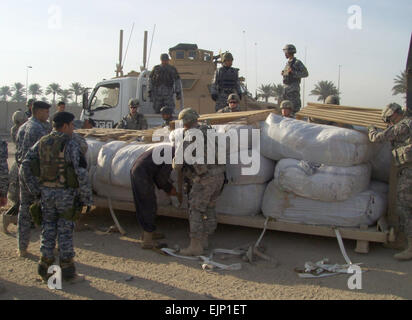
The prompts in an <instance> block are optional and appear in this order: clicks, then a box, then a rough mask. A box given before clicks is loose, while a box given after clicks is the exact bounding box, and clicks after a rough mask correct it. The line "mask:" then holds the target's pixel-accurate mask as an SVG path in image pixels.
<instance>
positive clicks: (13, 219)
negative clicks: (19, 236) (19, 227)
mask: <svg viewBox="0 0 412 320" xmlns="http://www.w3.org/2000/svg"><path fill="white" fill-rule="evenodd" d="M2 220H3V232H4V233H9V231H8V230H7V229H8V227H9V225H10V224H17V216H11V215H8V214H3V215H2Z"/></svg>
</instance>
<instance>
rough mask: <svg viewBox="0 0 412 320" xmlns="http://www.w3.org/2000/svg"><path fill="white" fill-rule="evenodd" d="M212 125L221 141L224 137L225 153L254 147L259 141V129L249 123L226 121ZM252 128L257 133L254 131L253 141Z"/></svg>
mask: <svg viewBox="0 0 412 320" xmlns="http://www.w3.org/2000/svg"><path fill="white" fill-rule="evenodd" d="M212 127H213V128H214V129H215V130H216V132H217V134H218V137H220V139H221V141H224V139H223V138H224V137H226V139H225V140H226V153H227V154H229V153H234V152H236V151H240V150H249V149H252V148H256V145H257V144H258V143H259V129H256V128H255V127H253V126H251V125H246V124H235V123H233V124H231V123H228V124H223V125H222V124H220V125H214V126H212ZM253 130H256V132H257V134H256V133H255V141H253ZM254 144H255V145H254Z"/></svg>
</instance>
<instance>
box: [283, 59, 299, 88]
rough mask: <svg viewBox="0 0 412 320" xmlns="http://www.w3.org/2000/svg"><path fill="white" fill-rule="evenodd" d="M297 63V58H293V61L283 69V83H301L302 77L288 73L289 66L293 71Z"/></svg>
mask: <svg viewBox="0 0 412 320" xmlns="http://www.w3.org/2000/svg"><path fill="white" fill-rule="evenodd" d="M295 63H296V58H293V60H292V61H288V63H287V64H286V66H285V69H283V74H284V76H283V84H286V85H290V84H292V83H299V84H300V79H299V78H295V77H294V76H293V75H291V74H288V73H287V72H288V70H289V68H291V69H292V71H295V69H294V65H295Z"/></svg>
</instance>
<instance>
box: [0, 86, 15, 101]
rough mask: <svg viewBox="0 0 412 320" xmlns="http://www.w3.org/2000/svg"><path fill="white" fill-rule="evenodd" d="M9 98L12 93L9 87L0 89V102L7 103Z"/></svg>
mask: <svg viewBox="0 0 412 320" xmlns="http://www.w3.org/2000/svg"><path fill="white" fill-rule="evenodd" d="M11 96H12V92H11V89H10V87H9V86H4V87H1V88H0V97H1V101H7V98H8V97H11Z"/></svg>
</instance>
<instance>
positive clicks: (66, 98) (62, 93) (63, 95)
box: [58, 89, 73, 103]
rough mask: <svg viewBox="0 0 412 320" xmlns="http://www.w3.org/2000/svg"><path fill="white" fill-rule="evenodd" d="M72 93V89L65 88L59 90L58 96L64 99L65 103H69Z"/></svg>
mask: <svg viewBox="0 0 412 320" xmlns="http://www.w3.org/2000/svg"><path fill="white" fill-rule="evenodd" d="M72 94H73V93H72V91H71V90H70V89H64V90H60V91H59V93H58V96H59V98H60V100H61V101H63V102H64V103H68V101H69V99H71V98H72Z"/></svg>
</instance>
